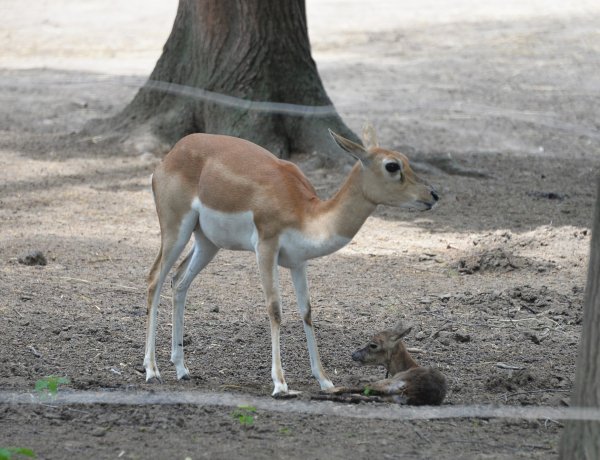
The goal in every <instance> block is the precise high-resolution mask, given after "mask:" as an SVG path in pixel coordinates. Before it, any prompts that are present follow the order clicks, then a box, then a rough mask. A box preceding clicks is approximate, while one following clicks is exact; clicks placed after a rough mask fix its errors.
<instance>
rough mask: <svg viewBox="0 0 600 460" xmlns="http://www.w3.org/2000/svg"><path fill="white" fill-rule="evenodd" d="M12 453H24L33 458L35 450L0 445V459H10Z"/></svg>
mask: <svg viewBox="0 0 600 460" xmlns="http://www.w3.org/2000/svg"><path fill="white" fill-rule="evenodd" d="M14 455H24V456H26V457H30V458H35V457H36V455H35V452H34V451H33V450H31V449H27V448H26V447H0V460H11V459H12V458H13V456H14Z"/></svg>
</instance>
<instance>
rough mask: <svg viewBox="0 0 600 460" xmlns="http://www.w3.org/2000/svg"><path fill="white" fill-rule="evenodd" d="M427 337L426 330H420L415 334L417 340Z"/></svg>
mask: <svg viewBox="0 0 600 460" xmlns="http://www.w3.org/2000/svg"><path fill="white" fill-rule="evenodd" d="M425 338H427V334H425V332H423V331H419V332H417V334H416V335H415V339H416V340H424V339H425Z"/></svg>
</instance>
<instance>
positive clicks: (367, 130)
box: [363, 122, 379, 149]
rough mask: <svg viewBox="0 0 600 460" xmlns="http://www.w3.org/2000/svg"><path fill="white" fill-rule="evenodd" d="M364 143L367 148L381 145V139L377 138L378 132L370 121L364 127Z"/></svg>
mask: <svg viewBox="0 0 600 460" xmlns="http://www.w3.org/2000/svg"><path fill="white" fill-rule="evenodd" d="M363 144H364V145H365V147H366V148H368V149H370V148H374V147H379V141H378V140H377V132H376V131H375V128H374V127H373V125H372V124H371V123H369V122H367V123H366V124H365V126H364V127H363Z"/></svg>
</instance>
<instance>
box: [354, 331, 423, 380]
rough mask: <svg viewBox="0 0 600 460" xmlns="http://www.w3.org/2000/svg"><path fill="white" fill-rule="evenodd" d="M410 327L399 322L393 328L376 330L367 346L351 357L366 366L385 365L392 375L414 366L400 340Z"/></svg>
mask: <svg viewBox="0 0 600 460" xmlns="http://www.w3.org/2000/svg"><path fill="white" fill-rule="evenodd" d="M411 329H412V326H410V325H406V324H404V323H402V322H400V323H398V325H397V326H396V327H395V328H393V329H386V330H384V331H381V332H378V333H377V334H375V335H374V336H373V337H372V338H371V341H370V342H369V343H368V344H367V346H365V347H364V348H361V349H359V350H356V351H355V352H354V353H352V359H353V360H354V361H357V362H359V363H360V364H363V365H367V366H379V365H381V366H385V367H386V369H387V370H388V371H390V373H392V375H393V374H395V373H397V372H401V371H405V370H407V369H410V368H412V367H416V366H417V364H416V363H415V361H414V360H413V359H412V358H411V356H410V355H409V354H408V352H407V351H406V346H405V345H404V342H402V337H404V336H406V335H407V334H408V333H409V332H410V331H411Z"/></svg>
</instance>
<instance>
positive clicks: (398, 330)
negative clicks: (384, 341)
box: [394, 321, 413, 341]
mask: <svg viewBox="0 0 600 460" xmlns="http://www.w3.org/2000/svg"><path fill="white" fill-rule="evenodd" d="M412 328H413V325H412V324H410V323H405V322H404V321H399V322H398V324H396V327H395V328H394V341H397V340H400V339H401V338H402V337H404V336H406V335H408V334H409V333H410V331H411V330H412Z"/></svg>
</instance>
